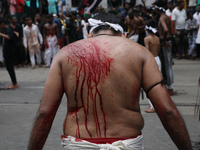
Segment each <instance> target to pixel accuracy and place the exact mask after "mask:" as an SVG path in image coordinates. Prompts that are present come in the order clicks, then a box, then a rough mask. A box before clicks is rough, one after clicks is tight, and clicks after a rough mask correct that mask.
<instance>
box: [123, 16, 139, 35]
mask: <svg viewBox="0 0 200 150" xmlns="http://www.w3.org/2000/svg"><path fill="white" fill-rule="evenodd" d="M125 25H126V26H127V28H128V29H129V35H128V37H127V38H130V37H131V36H132V35H134V34H137V30H136V28H137V26H136V25H137V23H136V20H135V17H134V16H129V15H128V16H127V17H126V18H125Z"/></svg>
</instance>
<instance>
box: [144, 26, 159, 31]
mask: <svg viewBox="0 0 200 150" xmlns="http://www.w3.org/2000/svg"><path fill="white" fill-rule="evenodd" d="M145 28H146V29H148V30H150V31H152V32H153V33H156V32H157V30H156V28H153V27H151V26H149V27H148V26H147V25H146V26H145Z"/></svg>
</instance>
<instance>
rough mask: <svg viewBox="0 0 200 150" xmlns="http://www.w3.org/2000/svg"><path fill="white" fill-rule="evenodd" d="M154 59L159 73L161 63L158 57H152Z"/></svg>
mask: <svg viewBox="0 0 200 150" xmlns="http://www.w3.org/2000/svg"><path fill="white" fill-rule="evenodd" d="M154 58H155V60H156V63H157V65H158V68H159V70H160V71H161V62H160V58H159V56H156V57H154Z"/></svg>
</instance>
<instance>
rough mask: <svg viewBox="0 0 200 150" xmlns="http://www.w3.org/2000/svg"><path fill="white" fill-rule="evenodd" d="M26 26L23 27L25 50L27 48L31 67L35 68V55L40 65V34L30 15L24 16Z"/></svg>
mask: <svg viewBox="0 0 200 150" xmlns="http://www.w3.org/2000/svg"><path fill="white" fill-rule="evenodd" d="M25 21H26V24H27V25H26V26H25V27H24V29H23V37H24V39H23V42H24V47H25V50H27V49H29V55H30V61H31V66H32V67H31V69H35V65H36V63H35V55H36V60H37V64H38V65H39V67H42V66H41V54H40V48H41V47H42V44H43V38H42V35H41V33H40V31H39V29H38V27H37V26H36V25H35V24H33V23H32V19H31V17H29V16H27V17H26V20H25Z"/></svg>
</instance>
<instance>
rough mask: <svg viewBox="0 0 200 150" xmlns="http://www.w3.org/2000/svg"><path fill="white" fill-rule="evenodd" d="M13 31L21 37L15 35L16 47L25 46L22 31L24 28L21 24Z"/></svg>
mask: <svg viewBox="0 0 200 150" xmlns="http://www.w3.org/2000/svg"><path fill="white" fill-rule="evenodd" d="M12 29H13V28H12ZM13 30H14V31H16V32H18V33H19V37H17V36H16V35H15V34H14V39H13V40H14V43H13V44H15V46H17V47H19V46H23V45H22V38H23V29H22V27H21V26H20V25H19V24H17V25H16V26H15V28H14V29H13Z"/></svg>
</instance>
